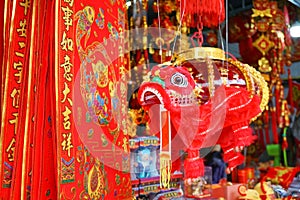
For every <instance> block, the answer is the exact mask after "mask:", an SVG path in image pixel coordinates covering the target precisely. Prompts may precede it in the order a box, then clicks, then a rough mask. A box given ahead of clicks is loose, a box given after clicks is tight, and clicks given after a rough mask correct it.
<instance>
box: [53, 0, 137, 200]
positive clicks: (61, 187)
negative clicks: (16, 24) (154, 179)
mask: <svg viewBox="0 0 300 200" xmlns="http://www.w3.org/2000/svg"><path fill="white" fill-rule="evenodd" d="M124 6H125V2H123V1H114V0H112V1H98V2H96V1H94V2H91V1H72V0H64V1H56V8H55V10H56V16H55V19H56V24H55V28H56V30H55V45H56V47H55V88H56V92H55V102H56V105H55V107H56V109H55V112H56V116H55V119H56V120H55V123H54V126H55V127H56V130H55V134H56V147H57V151H56V157H57V170H58V172H57V186H58V188H57V190H58V198H60V199H72V198H75V199H132V190H131V180H130V174H129V172H130V169H129V167H130V163H129V145H128V135H127V134H128V133H127V121H126V120H127V118H126V114H127V110H126V108H127V101H126V97H127V92H126V78H125V76H126V74H125V68H126V67H125V65H126V64H128V61H126V57H125V56H124V51H125V50H124V49H123V48H124V47H123V40H122V36H121V35H122V32H124V29H125V7H124Z"/></svg>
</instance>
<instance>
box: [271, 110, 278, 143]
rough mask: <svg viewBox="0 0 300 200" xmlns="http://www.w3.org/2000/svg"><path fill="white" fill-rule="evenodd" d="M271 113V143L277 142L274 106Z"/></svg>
mask: <svg viewBox="0 0 300 200" xmlns="http://www.w3.org/2000/svg"><path fill="white" fill-rule="evenodd" d="M271 113H272V132H273V143H274V144H278V133H277V124H276V108H271Z"/></svg>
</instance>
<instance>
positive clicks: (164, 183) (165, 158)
mask: <svg viewBox="0 0 300 200" xmlns="http://www.w3.org/2000/svg"><path fill="white" fill-rule="evenodd" d="M171 169H172V161H171V156H170V154H169V153H165V152H161V153H160V187H161V188H170V181H171Z"/></svg>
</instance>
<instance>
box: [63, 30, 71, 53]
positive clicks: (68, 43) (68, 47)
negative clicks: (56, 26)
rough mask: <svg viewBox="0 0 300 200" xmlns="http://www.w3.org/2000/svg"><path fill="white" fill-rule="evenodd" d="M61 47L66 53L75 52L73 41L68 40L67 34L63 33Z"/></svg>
mask: <svg viewBox="0 0 300 200" xmlns="http://www.w3.org/2000/svg"><path fill="white" fill-rule="evenodd" d="M60 45H61V46H62V47H61V48H62V49H63V50H65V51H68V50H70V51H73V40H72V39H71V38H67V34H66V32H64V33H63V36H62V41H61V43H60Z"/></svg>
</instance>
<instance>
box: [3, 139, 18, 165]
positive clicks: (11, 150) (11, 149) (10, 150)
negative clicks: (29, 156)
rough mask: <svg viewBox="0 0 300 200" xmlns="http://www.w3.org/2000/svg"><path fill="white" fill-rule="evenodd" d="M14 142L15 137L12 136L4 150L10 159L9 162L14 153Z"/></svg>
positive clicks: (12, 158) (12, 159)
mask: <svg viewBox="0 0 300 200" xmlns="http://www.w3.org/2000/svg"><path fill="white" fill-rule="evenodd" d="M15 143H16V139H15V138H13V139H12V140H11V141H10V143H9V145H8V147H7V148H6V150H5V151H6V153H7V154H8V161H10V162H13V161H14V154H15V148H16V146H15Z"/></svg>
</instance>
